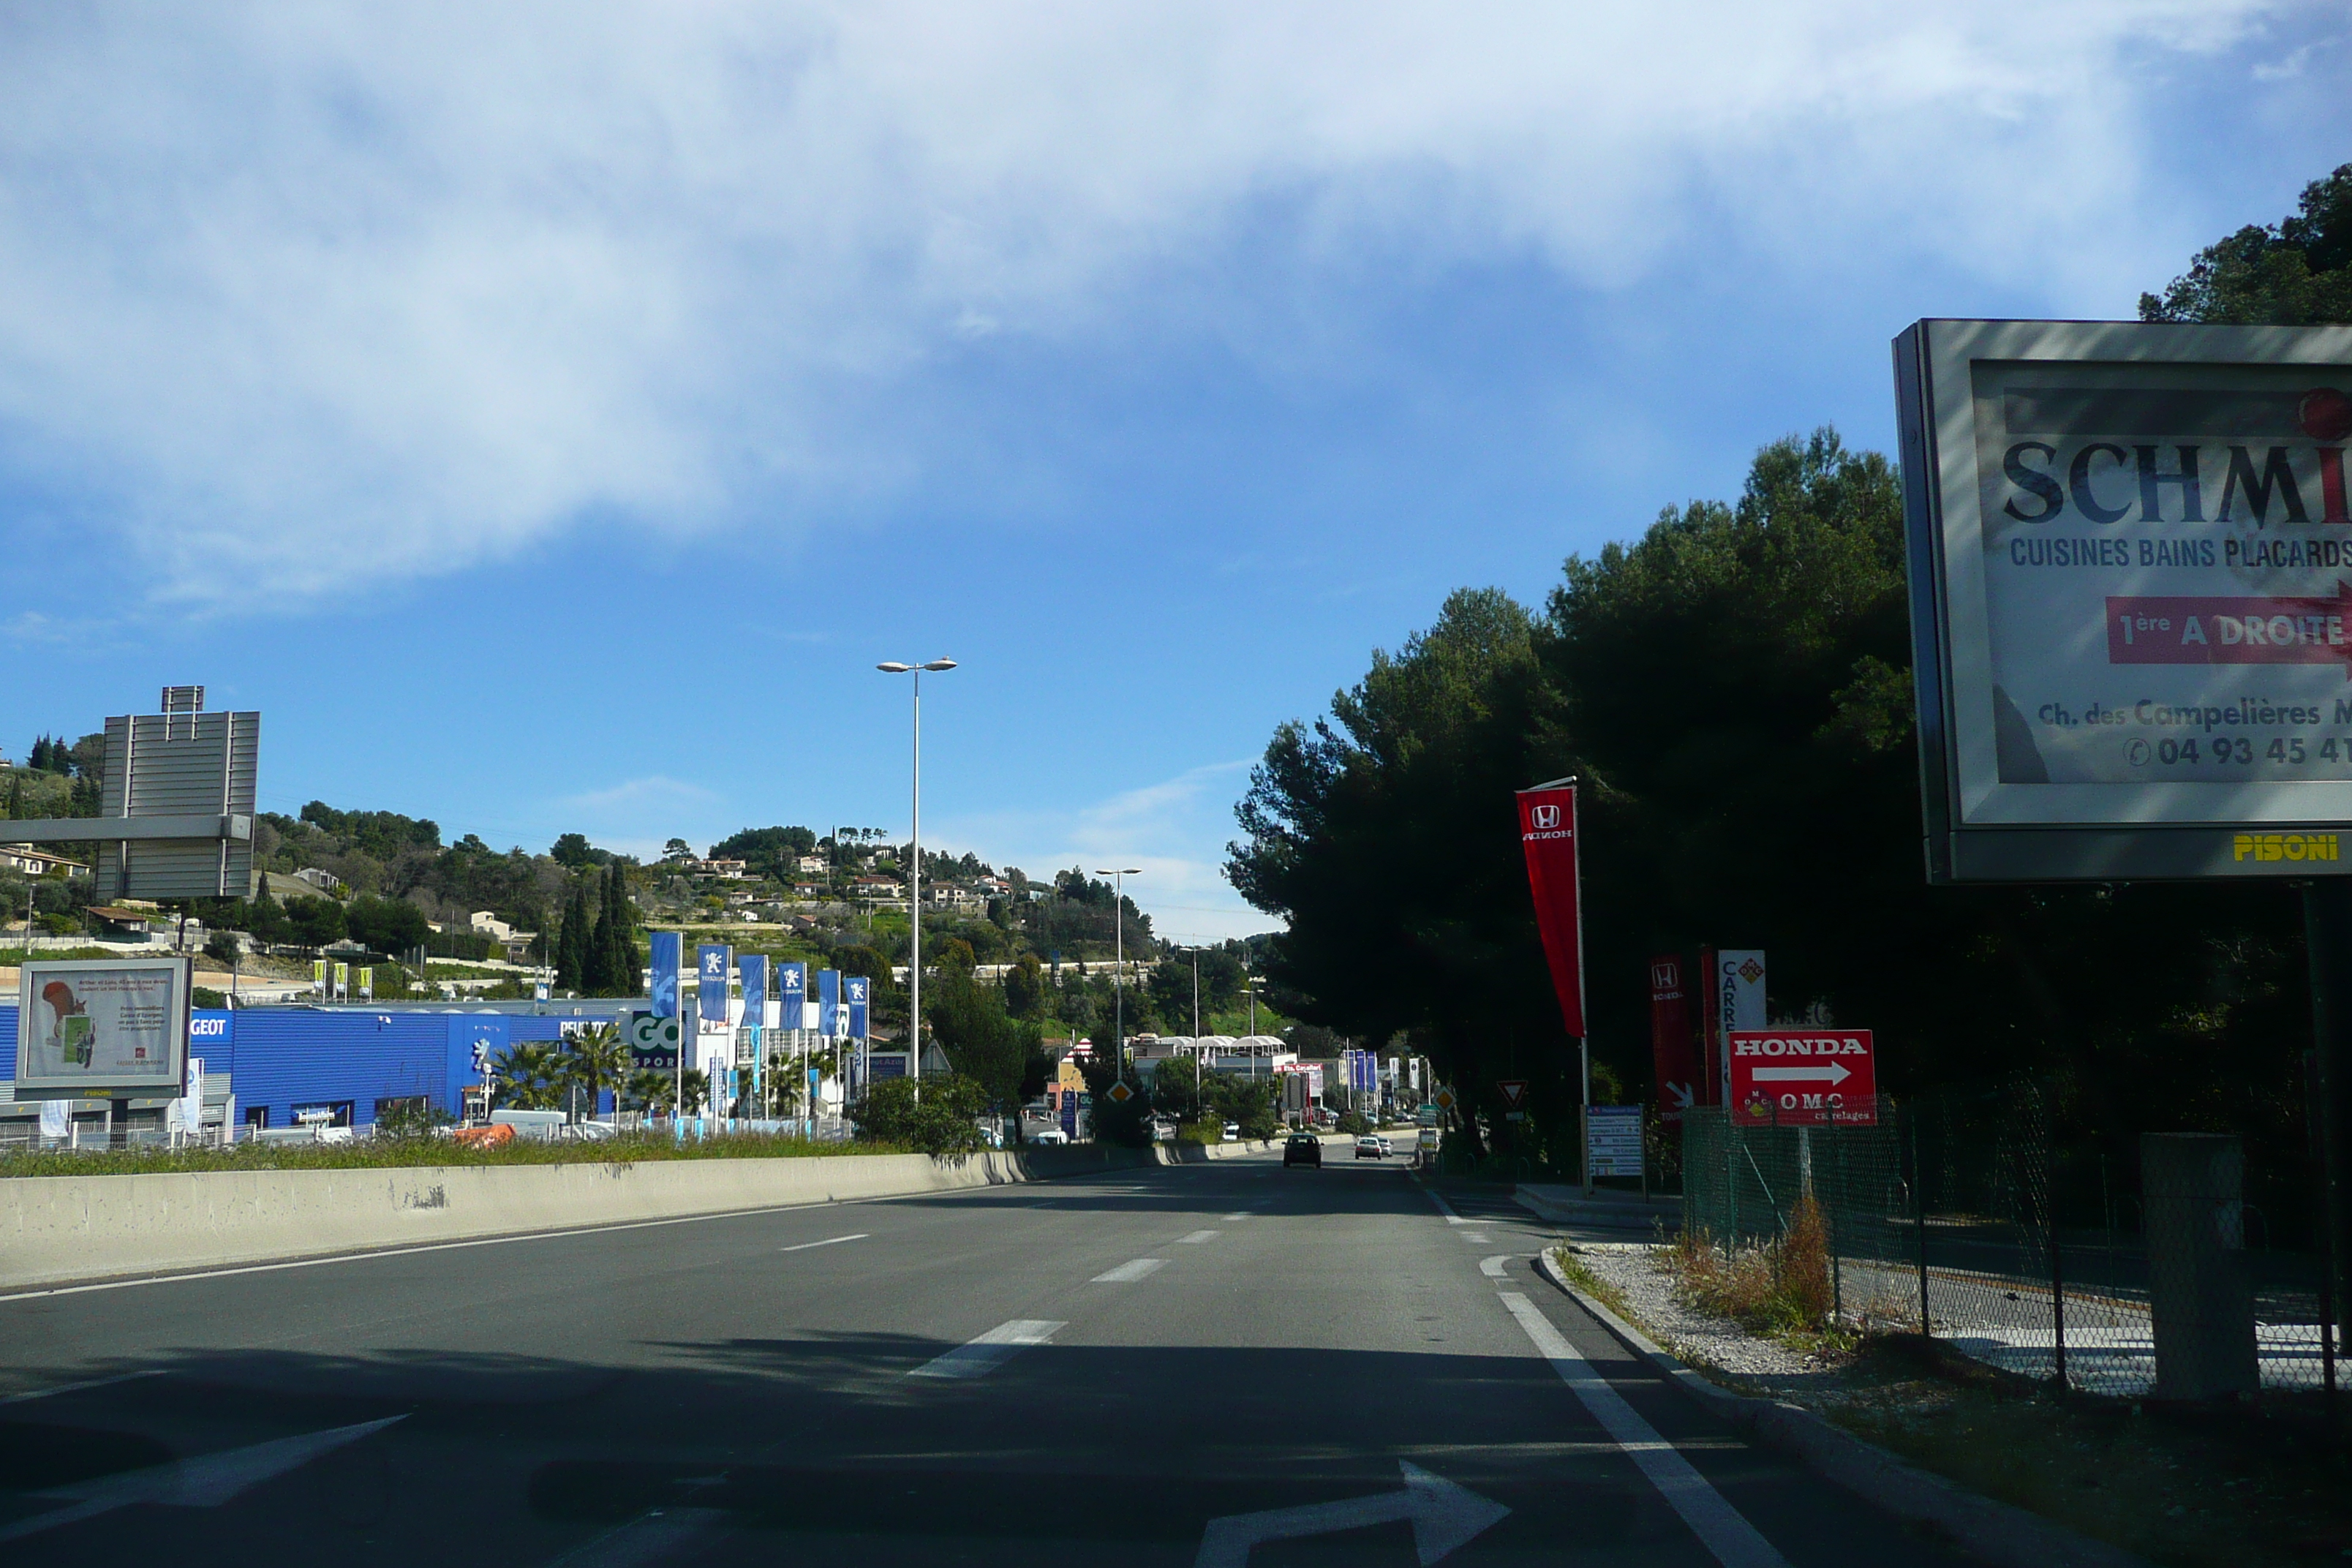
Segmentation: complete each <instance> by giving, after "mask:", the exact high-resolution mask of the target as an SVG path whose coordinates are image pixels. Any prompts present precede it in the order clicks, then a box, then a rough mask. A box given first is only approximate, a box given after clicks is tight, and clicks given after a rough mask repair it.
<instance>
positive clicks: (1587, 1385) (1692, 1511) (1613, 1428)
mask: <svg viewBox="0 0 2352 1568" xmlns="http://www.w3.org/2000/svg"><path fill="white" fill-rule="evenodd" d="M1500 1300H1501V1301H1502V1303H1503V1305H1504V1306H1505V1307H1507V1308H1508V1309H1510V1313H1511V1316H1512V1317H1514V1318H1517V1320H1518V1321H1519V1327H1520V1328H1522V1329H1524V1330H1526V1331H1527V1335H1528V1338H1529V1339H1530V1340H1533V1341H1534V1342H1535V1346H1536V1349H1537V1351H1538V1352H1540V1353H1541V1354H1542V1356H1543V1358H1544V1360H1546V1361H1548V1362H1549V1363H1551V1369H1552V1371H1554V1372H1556V1373H1559V1380H1560V1381H1561V1382H1562V1383H1564V1384H1568V1386H1569V1388H1570V1390H1571V1391H1573V1392H1574V1394H1576V1396H1577V1398H1579V1399H1580V1400H1582V1401H1583V1402H1584V1407H1585V1408H1586V1409H1587V1410H1590V1411H1591V1412H1592V1415H1593V1418H1594V1419H1595V1420H1597V1421H1599V1422H1600V1423H1601V1427H1602V1429H1603V1430H1605V1431H1606V1432H1607V1433H1608V1434H1609V1436H1611V1437H1612V1438H1614V1439H1615V1440H1616V1443H1617V1446H1618V1447H1620V1448H1622V1449H1623V1450H1625V1453H1626V1456H1627V1457H1628V1458H1631V1459H1632V1460H1633V1463H1634V1465H1635V1466H1637V1467H1638V1468H1640V1469H1641V1472H1642V1474H1643V1475H1644V1476H1647V1477H1648V1478H1649V1479H1650V1484H1651V1485H1652V1486H1654V1487H1655V1488H1657V1489H1658V1490H1659V1492H1660V1493H1661V1494H1663V1495H1664V1498H1665V1500H1666V1501H1667V1502H1668V1503H1670V1504H1672V1505H1673V1507H1674V1510H1675V1512H1676V1513H1678V1514H1680V1515H1682V1519H1683V1522H1684V1523H1685V1524H1687V1525H1689V1526H1690V1528H1691V1532H1692V1533H1693V1534H1694V1535H1696V1536H1697V1537H1698V1538H1699V1541H1700V1543H1701V1544H1703V1545H1704V1546H1706V1549H1707V1550H1708V1551H1709V1552H1714V1553H1715V1558H1716V1561H1717V1562H1718V1563H1722V1564H1723V1565H1724V1568H1789V1560H1788V1559H1787V1558H1785V1557H1783V1556H1781V1555H1780V1552H1779V1550H1778V1549H1777V1548H1775V1547H1774V1546H1773V1544H1772V1543H1771V1542H1769V1541H1767V1540H1765V1539H1764V1537H1763V1535H1762V1533H1761V1532H1759V1531H1758V1530H1757V1528H1756V1527H1755V1526H1754V1525H1752V1524H1750V1523H1748V1520H1747V1518H1746V1517H1745V1516H1744V1515H1742V1514H1741V1513H1740V1511H1739V1510H1738V1509H1735V1508H1733V1507H1732V1506H1731V1505H1730V1504H1729V1503H1727V1502H1726V1501H1724V1500H1723V1494H1722V1493H1721V1492H1718V1491H1717V1490H1716V1489H1715V1488H1713V1487H1712V1486H1709V1485H1708V1484H1707V1480H1706V1477H1705V1476H1702V1475H1700V1474H1699V1473H1698V1471H1697V1470H1696V1469H1694V1468H1691V1462H1690V1461H1689V1460H1688V1459H1685V1458H1683V1456H1682V1452H1681V1450H1680V1449H1678V1448H1676V1447H1675V1446H1674V1445H1673V1444H1672V1443H1669V1442H1667V1441H1666V1440H1665V1439H1664V1437H1661V1436H1658V1431H1657V1428H1656V1427H1654V1426H1651V1425H1650V1424H1649V1423H1648V1422H1647V1421H1644V1420H1643V1419H1642V1416H1641V1414H1640V1412H1638V1411H1636V1410H1635V1409H1634V1408H1633V1406H1632V1405H1628V1404H1626V1403H1625V1397H1624V1395H1622V1394H1619V1393H1618V1392H1617V1391H1616V1390H1615V1389H1613V1388H1612V1387H1610V1386H1609V1384H1608V1382H1607V1381H1606V1380H1605V1379H1603V1378H1602V1377H1601V1374H1600V1373H1597V1372H1595V1371H1594V1370H1593V1369H1592V1363H1591V1362H1589V1361H1586V1360H1585V1359H1584V1356H1583V1354H1582V1353H1581V1352H1579V1351H1578V1350H1577V1348H1576V1347H1575V1346H1574V1345H1572V1344H1570V1343H1569V1342H1568V1337H1567V1336H1566V1335H1564V1334H1562V1333H1561V1332H1560V1331H1559V1330H1558V1329H1555V1328H1553V1327H1552V1326H1551V1321H1550V1320H1549V1319H1548V1318H1546V1317H1545V1316H1544V1315H1543V1314H1542V1313H1541V1312H1539V1311H1538V1310H1536V1306H1535V1303H1534V1302H1532V1301H1530V1300H1528V1299H1527V1298H1526V1297H1525V1296H1523V1295H1521V1294H1519V1293H1518V1292H1517V1291H1516V1290H1506V1291H1503V1292H1502V1293H1501V1296H1500Z"/></svg>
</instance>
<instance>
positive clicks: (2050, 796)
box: [1895, 321, 2352, 880]
mask: <svg viewBox="0 0 2352 1568" xmlns="http://www.w3.org/2000/svg"><path fill="white" fill-rule="evenodd" d="M1895 361H1896V364H1895V370H1896V391H1897V405H1898V413H1899V414H1900V416H1901V421H1902V426H1903V478H1904V491H1905V523H1906V553H1907V556H1908V560H1909V568H1910V578H1911V609H1912V631H1913V647H1914V662H1915V666H1916V675H1917V678H1918V695H1919V733H1920V745H1921V761H1922V766H1923V768H1924V770H1925V784H1926V791H1925V793H1926V796H1927V819H1928V820H1927V832H1928V845H1927V850H1928V864H1929V872H1930V875H1931V876H1932V877H1935V878H1937V879H1949V880H1978V879H1990V880H2041V879H2063V878H2100V879H2119V878H2127V877H2136V876H2146V877H2166V876H2273V875H2291V874H2293V873H2294V871H2295V869H2297V868H2298V867H2299V865H2300V864H2302V863H2303V861H2302V858H2300V857H2298V858H2293V859H2290V858H2288V857H2287V856H2286V855H2284V854H2281V855H2278V856H2276V857H2268V856H2265V855H2263V854H2260V853H2257V854H2247V853H2244V852H2242V847H2243V845H2244V844H2245V843H2246V842H2247V840H2248V839H2249V838H2250V837H2252V838H2254V839H2256V840H2257V841H2260V840H2261V839H2263V838H2264V837H2266V836H2273V835H2276V834H2279V833H2282V832H2286V831H2288V830H2294V829H2303V828H2314V827H2316V828H2323V829H2324V828H2326V827H2329V826H2334V825H2337V824H2340V823H2342V822H2345V821H2347V820H2352V629H2347V623H2352V507H2347V490H2346V483H2345V473H2344V467H2345V464H2344V453H2345V447H2346V445H2347V441H2352V329H2348V328H2343V327H2311V328H2281V327H2181V326H2172V325H2147V324H2142V323H2137V322H2057V321H1922V322H1920V323H1919V324H1917V325H1916V326H1915V327H1913V328H1912V329H1910V331H1906V333H1904V335H1903V336H1902V337H1901V338H1899V339H1897V340H1896V343H1895ZM2285 841H2286V840H2285V839H2284V838H2282V839H2280V840H2279V842H2281V843H2282V844H2284V842H2285ZM2296 842H2298V843H2301V842H2304V840H2303V839H2302V838H2300V837H2298V838H2297V839H2296Z"/></svg>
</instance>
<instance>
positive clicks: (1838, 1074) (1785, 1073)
mask: <svg viewBox="0 0 2352 1568" xmlns="http://www.w3.org/2000/svg"><path fill="white" fill-rule="evenodd" d="M1748 1077H1750V1078H1752V1079H1755V1080H1756V1081H1757V1082H1758V1083H1843V1082H1844V1081H1845V1080H1846V1079H1850V1078H1852V1077H1853V1074H1852V1073H1850V1072H1848V1071H1846V1070H1845V1068H1844V1065H1843V1063H1839V1062H1832V1063H1830V1065H1829V1066H1827V1067H1825V1068H1755V1069H1753V1070H1752V1071H1751V1072H1749V1074H1748Z"/></svg>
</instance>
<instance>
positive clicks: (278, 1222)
mask: <svg viewBox="0 0 2352 1568" xmlns="http://www.w3.org/2000/svg"><path fill="white" fill-rule="evenodd" d="M1267 1147H1269V1145H1267V1144H1265V1143H1229V1144H1223V1145H1217V1146H1214V1147H1211V1148H1204V1149H1200V1150H1198V1152H1197V1153H1195V1152H1193V1151H1191V1150H1186V1151H1183V1152H1176V1151H1174V1150H1171V1147H1170V1146H1167V1145H1161V1146H1160V1147H1158V1148H1154V1149H1150V1150H1139V1149H1138V1150H1126V1149H1097V1148H1094V1147H1092V1146H1089V1145H1084V1144H1081V1145H1076V1146H1074V1147H1070V1148H1064V1149H1039V1150H1034V1151H1029V1152H1019V1153H1015V1152H986V1153H980V1154H973V1155H970V1156H968V1157H965V1158H961V1159H945V1160H934V1159H931V1158H930V1157H929V1156H928V1155H923V1154H839V1155H828V1156H823V1157H816V1158H805V1159H764V1160H763V1159H751V1160H724V1159H711V1160H649V1161H643V1162H637V1163H626V1164H624V1163H578V1164H567V1165H415V1166H406V1167H401V1168H394V1169H373V1170H350V1171H221V1172H208V1173H202V1174H172V1175H148V1176H23V1177H16V1178H11V1179H0V1289H25V1288H27V1287H38V1286H43V1285H56V1284H62V1283H68V1282H78V1281H86V1280H97V1279H115V1278H121V1277H123V1276H130V1275H142V1274H156V1273H168V1272H173V1271H175V1270H181V1269H190V1268H222V1267H226V1266H231V1265H236V1264H241V1263H264V1262H280V1261H285V1260H289V1259H292V1258H312V1257H321V1256H327V1255H331V1254H334V1253H341V1252H356V1251H367V1250H373V1249H377V1248H383V1247H411V1246H416V1245H419V1244H422V1243H431V1242H440V1241H467V1240H473V1239H477V1238H479V1237H493V1236H514V1235H521V1234H528V1233H530V1232H534V1231H551V1230H564V1229H572V1228H576V1227H579V1226H599V1225H617V1224H626V1223H628V1222H631V1221H635V1220H650V1219H675V1218H681V1217H685V1216H688V1215H709V1214H726V1213H730V1212H734V1211H739V1210H747V1209H762V1208H782V1207H788V1206H791V1205H800V1204H820V1203H839V1202H843V1201H845V1200H847V1199H853V1198H877V1197H898V1196H906V1195H909V1194H916V1193H930V1192H948V1191H952V1190H955V1189H957V1188H962V1187H981V1186H997V1185H1003V1184H1007V1183H1013V1182H1027V1181H1040V1180H1047V1179H1050V1178H1052V1177H1055V1176H1063V1175H1077V1174H1082V1173H1087V1172H1089V1171H1100V1170H1104V1169H1107V1168H1111V1167H1115V1166H1121V1165H1125V1166H1134V1165H1141V1164H1173V1163H1187V1164H1189V1163H1194V1161H1195V1160H1196V1159H1201V1160H1215V1159H1223V1158H1230V1157H1231V1156H1232V1155H1234V1154H1239V1153H1245V1152H1253V1151H1255V1150H1262V1149H1265V1148H1267Z"/></svg>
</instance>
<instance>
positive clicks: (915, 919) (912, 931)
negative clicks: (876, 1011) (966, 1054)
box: [874, 658, 956, 1100]
mask: <svg viewBox="0 0 2352 1568" xmlns="http://www.w3.org/2000/svg"><path fill="white" fill-rule="evenodd" d="M955 667H956V661H955V660H953V659H951V658H934V659H930V660H928V661H926V662H925V663H922V664H900V663H898V661H897V660H895V659H894V660H892V661H890V662H888V663H887V664H877V665H876V666H875V667H874V668H877V669H878V670H880V671H881V672H882V673H883V674H885V675H911V676H913V677H914V678H915V805H914V819H915V820H914V834H913V839H914V845H913V853H912V854H911V855H910V856H909V857H908V858H909V859H910V860H911V861H912V862H913V863H912V864H911V865H909V866H908V868H907V934H908V943H909V952H908V958H907V1076H908V1078H909V1079H912V1080H913V1081H914V1085H915V1098H916V1099H917V1100H920V1099H922V1097H923V672H924V671H925V670H930V671H932V672H933V673H939V672H941V671H945V670H950V669H953V668H955Z"/></svg>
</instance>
